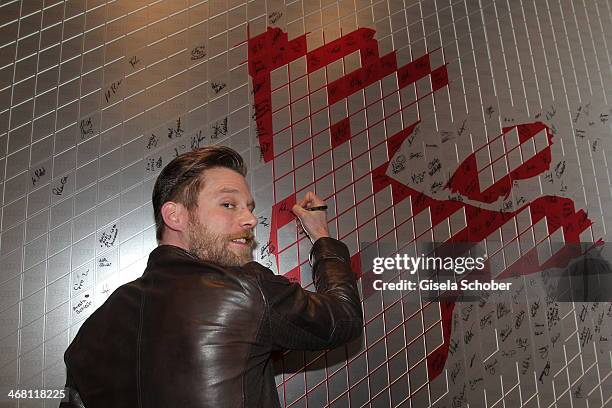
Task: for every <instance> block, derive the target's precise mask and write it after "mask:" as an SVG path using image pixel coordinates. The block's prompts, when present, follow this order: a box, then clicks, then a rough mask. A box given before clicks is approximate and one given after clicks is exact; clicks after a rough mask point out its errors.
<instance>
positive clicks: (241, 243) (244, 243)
mask: <svg viewBox="0 0 612 408" xmlns="http://www.w3.org/2000/svg"><path fill="white" fill-rule="evenodd" d="M235 239H236V238H235ZM229 242H230V243H232V244H236V245H242V246H249V247H250V246H251V242H252V241H251V240H250V239H248V240H247V241H246V242H236V241H234V240H231V239H230V241H229Z"/></svg>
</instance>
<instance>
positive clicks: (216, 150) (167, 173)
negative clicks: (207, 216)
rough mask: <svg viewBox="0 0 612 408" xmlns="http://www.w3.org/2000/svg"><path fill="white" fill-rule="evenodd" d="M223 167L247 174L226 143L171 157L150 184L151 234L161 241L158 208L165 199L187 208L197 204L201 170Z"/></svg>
mask: <svg viewBox="0 0 612 408" xmlns="http://www.w3.org/2000/svg"><path fill="white" fill-rule="evenodd" d="M215 167H225V168H228V169H231V170H234V171H236V172H238V173H240V174H241V175H242V176H243V177H244V176H246V174H247V168H246V165H245V164H244V159H243V158H242V156H240V154H239V153H238V152H236V151H235V150H233V149H230V148H229V147H226V146H209V147H203V148H200V149H195V150H193V151H190V152H187V153H183V154H181V155H179V156H177V157H175V158H174V159H173V160H172V161H171V162H170V163H168V164H167V165H166V167H164V168H163V169H162V171H161V173H159V176H157V180H156V181H155V186H154V187H153V194H152V197H151V199H152V202H153V215H154V216H155V235H156V237H157V240H158V241H159V240H161V238H162V233H163V231H164V227H165V224H164V219H163V217H162V213H161V208H162V206H163V205H164V203H166V202H167V201H175V202H177V203H181V204H183V205H184V206H185V207H186V208H187V210H189V211H191V210H193V209H194V208H196V207H197V206H198V194H199V192H200V190H201V189H202V187H203V184H202V183H203V181H204V171H205V170H208V169H212V168H215Z"/></svg>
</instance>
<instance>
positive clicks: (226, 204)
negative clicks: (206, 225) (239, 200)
mask: <svg viewBox="0 0 612 408" xmlns="http://www.w3.org/2000/svg"><path fill="white" fill-rule="evenodd" d="M221 205H222V206H224V207H225V208H234V207H236V206H235V205H234V204H232V203H223V204H221Z"/></svg>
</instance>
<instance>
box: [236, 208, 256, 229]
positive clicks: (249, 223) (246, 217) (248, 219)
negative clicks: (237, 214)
mask: <svg viewBox="0 0 612 408" xmlns="http://www.w3.org/2000/svg"><path fill="white" fill-rule="evenodd" d="M242 217H243V218H242V219H241V220H240V226H241V227H242V228H248V229H253V228H255V226H256V225H257V217H255V215H253V212H252V211H251V210H249V209H245V210H244V212H243V216H242Z"/></svg>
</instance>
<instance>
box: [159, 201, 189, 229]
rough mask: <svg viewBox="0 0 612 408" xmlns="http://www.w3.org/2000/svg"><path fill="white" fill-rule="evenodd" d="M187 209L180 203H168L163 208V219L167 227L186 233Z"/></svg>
mask: <svg viewBox="0 0 612 408" xmlns="http://www.w3.org/2000/svg"><path fill="white" fill-rule="evenodd" d="M186 210H187V209H186V208H185V207H184V206H183V205H182V204H180V203H175V202H174V201H166V202H165V203H164V204H163V205H162V207H161V214H162V218H163V219H164V223H165V224H166V227H168V228H170V229H171V230H174V231H184V230H185V229H186V228H187V221H188V217H187V211H186Z"/></svg>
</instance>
